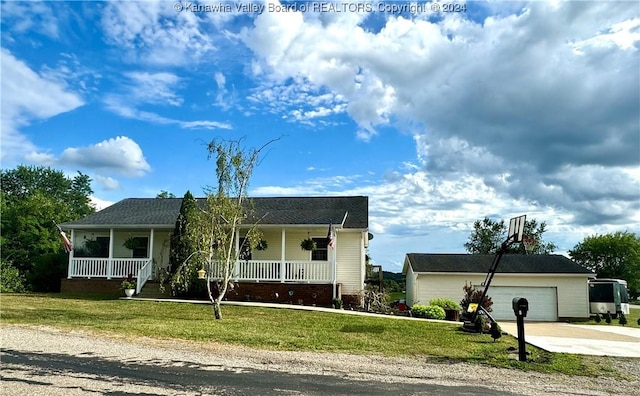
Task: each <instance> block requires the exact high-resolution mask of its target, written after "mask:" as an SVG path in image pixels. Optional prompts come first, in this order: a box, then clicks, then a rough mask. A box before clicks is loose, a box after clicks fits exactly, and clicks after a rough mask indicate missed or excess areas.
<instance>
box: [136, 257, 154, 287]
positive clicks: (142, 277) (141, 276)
mask: <svg viewBox="0 0 640 396" xmlns="http://www.w3.org/2000/svg"><path fill="white" fill-rule="evenodd" d="M152 263H153V260H149V261H147V263H146V264H145V265H143V266H142V267H140V269H139V270H138V279H137V281H136V294H140V292H141V291H142V288H143V287H144V284H145V283H147V281H148V280H149V278H151V271H152V269H153V264H152Z"/></svg>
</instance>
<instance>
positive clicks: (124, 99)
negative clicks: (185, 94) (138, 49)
mask: <svg viewBox="0 0 640 396" xmlns="http://www.w3.org/2000/svg"><path fill="white" fill-rule="evenodd" d="M124 76H125V77H127V79H128V80H127V81H126V82H123V83H121V85H120V86H119V89H120V91H121V92H120V93H111V94H107V95H105V96H104V98H103V103H104V105H105V106H106V108H107V109H108V110H110V111H112V112H113V113H115V114H118V115H119V116H122V117H126V118H132V119H136V120H141V121H146V122H151V123H154V124H160V125H179V126H180V127H181V128H184V129H231V125H230V124H228V123H225V122H219V121H211V120H196V121H182V120H177V119H173V118H168V117H165V116H162V115H160V114H158V113H157V112H154V111H148V110H141V107H149V106H157V107H158V111H160V110H161V109H162V107H163V106H171V107H180V106H182V105H183V104H184V99H183V98H182V97H181V96H180V95H178V94H177V93H176V90H177V89H178V88H179V85H180V81H181V78H180V77H178V76H177V75H176V74H173V73H149V72H141V71H135V72H126V73H124Z"/></svg>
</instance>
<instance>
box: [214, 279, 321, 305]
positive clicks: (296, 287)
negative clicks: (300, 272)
mask: <svg viewBox="0 0 640 396" xmlns="http://www.w3.org/2000/svg"><path fill="white" fill-rule="evenodd" d="M225 299H227V300H230V301H256V302H269V303H285V304H299V305H313V304H315V305H318V306H327V307H328V306H331V300H332V299H333V293H332V285H315V284H302V285H301V284H288V283H239V284H237V285H236V287H235V288H234V289H233V290H228V291H227V294H226V296H225Z"/></svg>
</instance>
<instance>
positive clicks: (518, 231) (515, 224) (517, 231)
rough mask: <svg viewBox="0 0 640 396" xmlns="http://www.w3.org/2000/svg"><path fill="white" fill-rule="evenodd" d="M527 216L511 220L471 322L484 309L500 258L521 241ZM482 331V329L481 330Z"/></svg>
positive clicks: (474, 320)
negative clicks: (483, 305) (515, 243)
mask: <svg viewBox="0 0 640 396" xmlns="http://www.w3.org/2000/svg"><path fill="white" fill-rule="evenodd" d="M526 219H527V216H526V215H522V216H518V217H514V218H512V219H511V220H510V221H509V232H508V234H507V239H506V240H505V241H504V242H502V244H501V245H500V249H498V252H496V256H495V257H494V258H493V263H491V268H489V273H488V274H487V278H486V279H485V281H484V289H483V290H482V296H480V301H479V302H478V308H477V309H476V310H475V311H474V312H473V316H472V317H471V323H472V324H473V325H475V323H476V319H477V317H478V312H480V310H481V309H482V310H484V308H482V302H483V301H484V299H485V297H486V296H487V290H489V286H490V285H491V281H492V280H493V276H494V275H495V274H496V270H497V269H498V264H500V259H501V258H502V256H503V255H504V254H505V253H506V251H507V249H508V248H509V246H511V244H512V243H514V242H520V241H521V240H522V233H523V232H524V224H525V222H526ZM489 317H490V316H489ZM480 332H481V333H482V330H480Z"/></svg>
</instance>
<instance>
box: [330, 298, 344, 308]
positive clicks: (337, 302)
mask: <svg viewBox="0 0 640 396" xmlns="http://www.w3.org/2000/svg"><path fill="white" fill-rule="evenodd" d="M331 305H333V308H335V309H342V300H341V299H339V298H334V299H333V300H331Z"/></svg>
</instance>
